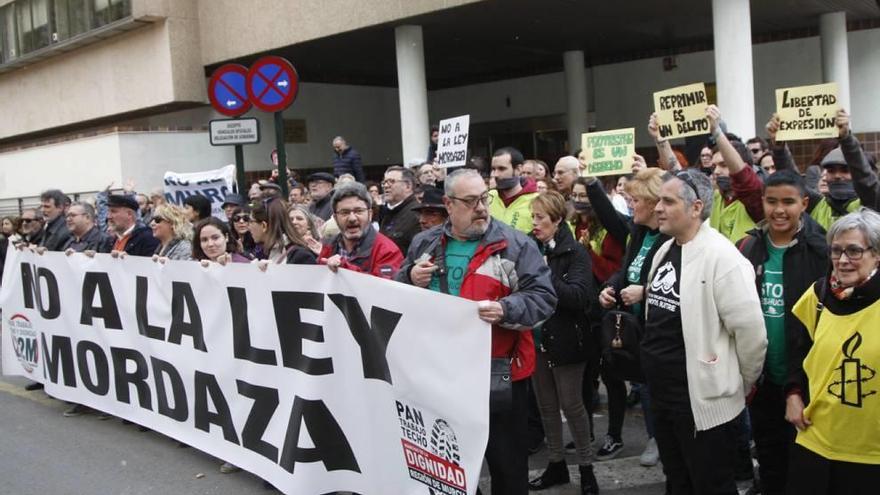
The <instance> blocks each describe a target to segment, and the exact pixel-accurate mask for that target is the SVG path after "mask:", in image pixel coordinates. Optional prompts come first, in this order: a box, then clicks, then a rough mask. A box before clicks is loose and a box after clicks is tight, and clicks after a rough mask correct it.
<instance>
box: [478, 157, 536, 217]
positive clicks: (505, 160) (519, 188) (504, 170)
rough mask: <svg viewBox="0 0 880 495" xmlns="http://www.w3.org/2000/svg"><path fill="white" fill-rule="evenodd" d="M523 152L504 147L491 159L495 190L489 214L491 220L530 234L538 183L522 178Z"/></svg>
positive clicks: (492, 193) (492, 192)
mask: <svg viewBox="0 0 880 495" xmlns="http://www.w3.org/2000/svg"><path fill="white" fill-rule="evenodd" d="M524 162H525V160H524V159H523V156H522V153H520V151H519V150H517V149H516V148H511V147H504V148H501V149H499V150H498V151H496V152H495V154H494V155H493V156H492V177H494V178H495V189H494V190H492V191H489V196H490V202H489V213H490V214H491V215H492V218H494V219H496V220H498V221H501V222H504V223H506V224H507V225H510V226H511V227H513V228H515V229H517V230H519V231H521V232H523V233H525V234H528V233H529V232H531V231H532V213H531V210H529V207H530V206H531V204H532V200H533V199H535V196H537V195H538V188H537V185H536V184H535V181H533V180H529V179H527V178H525V177H523V176H522V170H523V163H524Z"/></svg>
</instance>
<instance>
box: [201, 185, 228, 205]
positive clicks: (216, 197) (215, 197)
mask: <svg viewBox="0 0 880 495" xmlns="http://www.w3.org/2000/svg"><path fill="white" fill-rule="evenodd" d="M202 195H203V196H204V197H206V198H208V199H209V200H210V201H211V203H222V202H223V196H221V195H220V191H218V190H217V189H216V188H213V187H210V188H208V189H203V190H202Z"/></svg>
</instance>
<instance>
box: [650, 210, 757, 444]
mask: <svg viewBox="0 0 880 495" xmlns="http://www.w3.org/2000/svg"><path fill="white" fill-rule="evenodd" d="M673 242H675V240H674V239H670V240H669V241H667V242H665V243H664V244H663V245H662V246H661V247H660V249H659V250H658V251H657V254H656V255H655V256H654V259H653V261H652V263H651V272H650V275H649V277H648V280H653V278H654V273H655V272H656V271H657V268H658V266H659V264H660V263H661V262H662V261H663V258H664V257H665V256H666V253H668V252H669V248H670V247H671V246H672V243H673ZM679 285H680V287H679V289H680V297H681V304H680V306H679V307H680V311H681V327H682V333H683V336H684V347H685V359H686V368H687V380H688V395H689V396H690V402H691V411H692V412H693V415H694V424H695V425H696V428H697V430H698V431H702V430H708V429H710V428H714V427H715V426H718V425H720V424H724V423H726V422H728V421H730V420H732V419H734V418H735V417H736V416H737V415H739V413H740V412H741V411H742V410H743V408H744V407H745V394H746V393H748V391H750V390H751V388H752V385H753V384H754V383H755V381H757V379H758V377H759V376H760V375H761V369H762V367H763V366H764V354H765V353H766V351H767V331H766V329H765V328H764V316H763V313H762V311H761V302H760V300H759V299H758V293H757V291H756V290H755V271H754V269H753V268H752V265H751V263H749V262H748V260H746V259H745V258H744V257H743V256H742V255H741V254H740V252H739V251H738V250H737V248H736V246H734V245H733V244H732V243H731V242H730V241H729V240H728V239H727V238H726V237H724V236H722V235H721V234H720V233H719V232H718V231H717V230H715V229H713V228H712V227H710V226H709V223H708V222H706V223H704V224H703V225H702V226H701V227H700V230H699V231H698V232H697V235H696V236H695V237H694V238H693V239H692V240H691V241H690V242H688V243H687V244H684V245H683V246H682V248H681V275H680V280H679ZM645 306H646V308H645V310H646V314H647V305H645Z"/></svg>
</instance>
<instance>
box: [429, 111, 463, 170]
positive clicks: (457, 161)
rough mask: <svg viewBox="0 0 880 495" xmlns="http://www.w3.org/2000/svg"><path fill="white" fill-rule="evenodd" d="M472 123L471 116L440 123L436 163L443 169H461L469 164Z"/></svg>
mask: <svg viewBox="0 0 880 495" xmlns="http://www.w3.org/2000/svg"><path fill="white" fill-rule="evenodd" d="M470 122H471V116H470V115H462V116H460V117H454V118H451V119H445V120H441V121H440V134H439V136H438V137H437V158H436V160H435V163H436V164H437V165H439V166H440V167H441V168H446V167H461V166H463V165H466V164H467V150H468V147H467V145H468V132H469V127H470Z"/></svg>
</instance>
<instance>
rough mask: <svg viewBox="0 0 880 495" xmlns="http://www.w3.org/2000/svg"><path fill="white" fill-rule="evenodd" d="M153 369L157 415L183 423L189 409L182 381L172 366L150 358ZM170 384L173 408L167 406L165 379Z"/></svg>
mask: <svg viewBox="0 0 880 495" xmlns="http://www.w3.org/2000/svg"><path fill="white" fill-rule="evenodd" d="M150 364H151V366H152V368H153V381H154V382H155V384H156V409H157V411H158V413H159V414H161V415H162V416H166V417H168V418H171V419H173V420H175V421H179V422H181V423H182V422H184V421H186V420H187V418H188V417H189V407H188V406H187V403H186V389H184V388H183V380H182V379H181V378H180V373H178V372H177V369H176V368H175V367H174V365H173V364H171V363H169V362H168V361H163V360H161V359H158V358H154V357H152V356H151V357H150ZM166 376H167V377H168V381H169V382H170V383H171V395H172V396H173V397H174V407H171V406H170V405H169V404H168V390H167V389H166V388H165V377H166Z"/></svg>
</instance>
